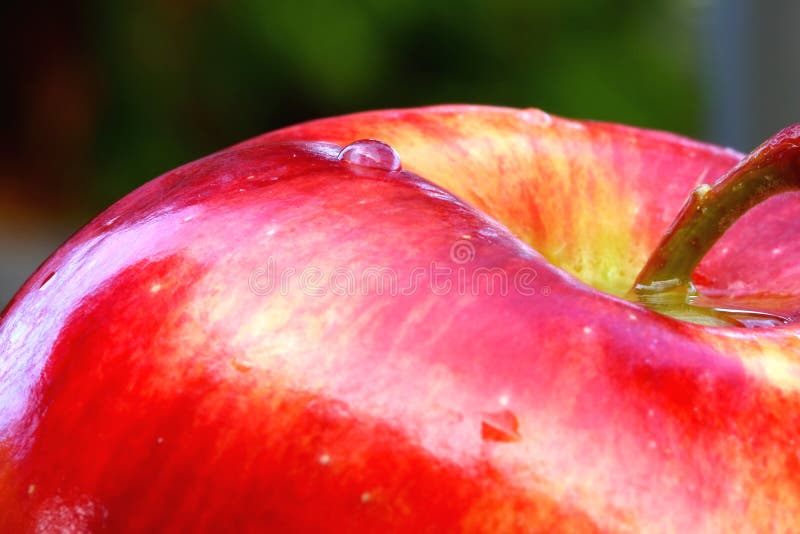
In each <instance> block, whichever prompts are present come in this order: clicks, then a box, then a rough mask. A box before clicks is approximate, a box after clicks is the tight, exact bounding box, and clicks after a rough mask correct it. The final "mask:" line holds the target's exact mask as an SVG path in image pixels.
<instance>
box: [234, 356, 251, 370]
mask: <svg viewBox="0 0 800 534" xmlns="http://www.w3.org/2000/svg"><path fill="white" fill-rule="evenodd" d="M231 367H233V368H234V369H236V370H237V371H239V372H240V373H246V372H248V371H249V370H250V369H252V368H253V364H252V363H250V362H249V361H247V360H245V359H243V358H232V359H231Z"/></svg>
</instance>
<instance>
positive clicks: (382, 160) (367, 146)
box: [339, 139, 401, 171]
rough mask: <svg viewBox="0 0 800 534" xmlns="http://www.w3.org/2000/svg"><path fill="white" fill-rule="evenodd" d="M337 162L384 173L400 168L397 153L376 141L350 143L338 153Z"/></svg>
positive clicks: (367, 140)
mask: <svg viewBox="0 0 800 534" xmlns="http://www.w3.org/2000/svg"><path fill="white" fill-rule="evenodd" d="M339 160H340V161H346V162H347V163H352V164H353V165H360V166H362V167H373V168H376V169H383V170H385V171H399V170H400V167H401V164H400V156H399V155H398V154H397V151H396V150H395V149H393V148H392V147H390V146H389V145H387V144H386V143H384V142H382V141H378V140H377V139H361V140H359V141H355V142H353V143H350V144H349V145H347V146H346V147H344V148H343V149H342V151H341V152H339Z"/></svg>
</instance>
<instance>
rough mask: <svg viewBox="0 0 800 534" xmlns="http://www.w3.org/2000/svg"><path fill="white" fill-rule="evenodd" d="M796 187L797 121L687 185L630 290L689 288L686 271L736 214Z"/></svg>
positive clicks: (799, 175)
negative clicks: (721, 170) (701, 181)
mask: <svg viewBox="0 0 800 534" xmlns="http://www.w3.org/2000/svg"><path fill="white" fill-rule="evenodd" d="M791 190H800V123H798V124H795V125H793V126H789V127H788V128H785V129H783V130H781V131H780V132H779V133H777V134H776V135H774V136H773V137H771V138H770V139H768V140H767V141H765V142H764V143H763V144H761V146H759V147H758V148H756V149H755V150H754V151H753V152H751V153H750V154H749V155H748V156H747V157H745V158H744V159H743V160H742V161H741V162H739V164H737V165H736V166H735V167H734V168H733V169H731V170H730V171H728V172H727V173H725V174H724V175H723V176H722V177H721V178H720V179H719V180H717V181H716V182H715V183H714V184H713V185H701V186H699V187H697V188H696V189H695V190H694V191H692V194H691V196H690V197H689V199H688V200H687V201H686V203H685V204H684V206H683V208H682V209H681V211H680V213H679V214H678V216H677V218H676V219H675V221H674V222H673V223H672V225H671V226H670V228H669V230H667V233H666V234H665V235H664V237H663V238H662V239H661V242H660V243H659V245H658V246H657V247H656V249H655V251H654V252H653V253H652V255H651V256H650V258H649V259H648V260H647V263H646V264H645V266H644V268H643V269H642V271H641V272H640V273H639V276H638V277H637V278H636V282H635V283H634V286H633V289H632V290H631V291H632V293H633V296H634V297H635V298H636V300H638V301H640V302H642V303H643V304H644V305H646V306H647V305H648V302H652V301H659V300H660V299H658V298H656V299H653V298H652V297H653V296H657V295H664V294H671V295H676V294H680V295H684V296H685V297H690V296H691V295H693V294H694V287H693V286H692V282H691V276H692V273H693V272H694V270H695V268H696V267H697V265H698V264H699V263H700V260H702V259H703V256H705V255H706V253H707V252H708V251H709V250H711V247H713V246H714V243H716V242H717V240H718V239H719V238H720V237H722V235H723V234H724V233H725V232H726V231H727V230H728V228H730V227H731V226H732V225H733V223H734V222H736V220H737V219H739V217H741V216H742V215H744V214H745V213H746V212H747V211H748V210H750V209H751V208H752V207H754V206H756V205H757V204H760V203H761V202H764V201H765V200H767V199H768V198H770V197H772V196H774V195H777V194H779V193H783V192H786V191H791Z"/></svg>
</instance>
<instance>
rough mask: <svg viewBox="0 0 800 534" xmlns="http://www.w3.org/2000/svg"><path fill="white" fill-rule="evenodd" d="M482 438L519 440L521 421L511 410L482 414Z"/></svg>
mask: <svg viewBox="0 0 800 534" xmlns="http://www.w3.org/2000/svg"><path fill="white" fill-rule="evenodd" d="M481 438H482V439H483V440H484V441H501V442H504V443H508V442H511V441H519V440H520V439H522V436H520V435H519V421H517V416H516V415H514V412H512V411H511V410H500V411H499V412H486V413H483V414H481Z"/></svg>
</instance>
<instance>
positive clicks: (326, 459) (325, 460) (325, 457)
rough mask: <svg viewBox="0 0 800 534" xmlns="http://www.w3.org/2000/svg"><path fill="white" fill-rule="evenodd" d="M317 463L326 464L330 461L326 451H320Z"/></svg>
mask: <svg viewBox="0 0 800 534" xmlns="http://www.w3.org/2000/svg"><path fill="white" fill-rule="evenodd" d="M319 463H320V464H322V465H328V464H329V463H331V457H330V455H329V454H328V453H322V454H320V456H319Z"/></svg>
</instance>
